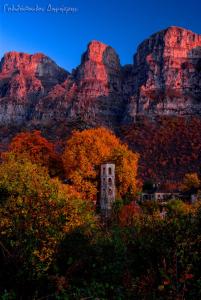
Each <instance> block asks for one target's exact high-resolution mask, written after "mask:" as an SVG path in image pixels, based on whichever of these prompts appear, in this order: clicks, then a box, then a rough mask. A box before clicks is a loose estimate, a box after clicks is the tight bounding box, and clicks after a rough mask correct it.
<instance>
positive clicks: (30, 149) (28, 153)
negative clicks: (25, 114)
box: [9, 130, 62, 176]
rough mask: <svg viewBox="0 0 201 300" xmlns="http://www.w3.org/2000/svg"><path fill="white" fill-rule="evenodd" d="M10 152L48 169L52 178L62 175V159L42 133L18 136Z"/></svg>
mask: <svg viewBox="0 0 201 300" xmlns="http://www.w3.org/2000/svg"><path fill="white" fill-rule="evenodd" d="M9 151H10V152H12V153H14V154H15V155H17V156H23V157H27V158H29V159H30V160H31V161H32V162H33V163H36V164H39V165H41V166H44V167H46V168H47V169H48V170H49V173H50V175H51V176H56V175H60V174H61V173H62V162H61V158H60V156H59V155H58V154H57V153H56V151H55V147H54V144H53V143H51V142H49V141H48V140H47V139H45V138H44V137H43V136H42V135H41V132H40V131H36V130H35V131H32V132H22V133H19V134H17V135H16V136H15V137H14V138H13V140H12V141H11V143H10V145H9Z"/></svg>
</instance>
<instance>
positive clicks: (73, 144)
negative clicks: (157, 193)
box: [63, 128, 139, 201]
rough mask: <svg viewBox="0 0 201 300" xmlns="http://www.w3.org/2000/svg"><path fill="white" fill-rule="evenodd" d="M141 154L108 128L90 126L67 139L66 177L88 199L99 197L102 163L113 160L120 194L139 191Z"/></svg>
mask: <svg viewBox="0 0 201 300" xmlns="http://www.w3.org/2000/svg"><path fill="white" fill-rule="evenodd" d="M138 157H139V156H138V154H136V153H133V152H132V151H131V150H129V149H128V146H127V145H125V144H122V143H121V141H120V140H119V139H118V138H117V137H116V136H115V135H114V134H113V133H112V132H111V131H110V130H108V129H106V128H96V129H87V130H84V131H82V132H79V131H74V132H73V134H72V136H71V138H70V139H69V140H68V141H67V143H66V148H65V151H64V153H63V164H64V170H65V172H66V177H67V178H68V179H69V180H71V181H72V184H73V185H74V187H75V188H76V190H77V191H78V192H80V193H82V196H83V197H84V198H85V199H89V200H94V201H95V200H96V196H97V192H98V185H99V172H100V165H101V163H104V162H107V161H112V162H114V163H115V165H116V187H117V191H118V194H119V196H121V197H123V196H124V195H125V194H126V193H128V192H129V193H131V194H132V195H135V194H136V192H137V190H138V187H139V183H138V180H137V166H138Z"/></svg>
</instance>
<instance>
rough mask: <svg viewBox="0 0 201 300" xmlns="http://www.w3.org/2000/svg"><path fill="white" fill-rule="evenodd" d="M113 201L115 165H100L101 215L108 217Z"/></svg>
mask: <svg viewBox="0 0 201 300" xmlns="http://www.w3.org/2000/svg"><path fill="white" fill-rule="evenodd" d="M114 201H115V164H114V163H109V162H108V163H104V164H102V165H101V185H100V209H101V213H102V215H104V216H105V217H108V216H109V215H110V212H111V208H112V203H113V202H114Z"/></svg>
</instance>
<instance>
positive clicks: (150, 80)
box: [128, 27, 201, 117]
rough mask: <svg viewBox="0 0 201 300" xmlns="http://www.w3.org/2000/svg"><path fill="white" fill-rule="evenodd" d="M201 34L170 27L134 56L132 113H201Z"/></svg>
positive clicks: (129, 110)
mask: <svg viewBox="0 0 201 300" xmlns="http://www.w3.org/2000/svg"><path fill="white" fill-rule="evenodd" d="M200 65H201V35H198V34H195V33H193V32H191V31H189V30H186V29H183V28H178V27H170V28H168V29H166V30H163V31H161V32H159V33H156V34H154V35H152V36H151V37H150V38H149V39H147V40H146V41H144V42H143V43H142V44H141V45H140V46H139V47H138V51H137V54H136V55H135V57H134V67H133V68H134V72H135V80H134V91H133V96H132V97H131V99H130V104H129V108H128V114H129V115H130V116H131V117H135V116H136V114H145V115H152V116H153V115H156V114H159V115H161V114H165V115H172V114H178V115H189V114H201V72H200V71H201V68H200Z"/></svg>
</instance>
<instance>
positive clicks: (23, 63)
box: [0, 27, 201, 129]
mask: <svg viewBox="0 0 201 300" xmlns="http://www.w3.org/2000/svg"><path fill="white" fill-rule="evenodd" d="M138 114H142V115H148V116H151V117H153V116H155V115H174V114H175V115H192V114H193V115H194V114H201V36H200V35H198V34H195V33H193V32H191V31H189V30H186V29H182V28H178V27H170V28H168V29H166V30H163V31H160V32H158V33H156V34H154V35H152V36H151V37H150V38H148V39H147V40H145V41H144V42H143V43H142V44H141V45H140V46H139V47H138V50H137V53H136V55H135V58H134V63H133V65H126V66H123V67H122V66H121V65H120V61H119V57H118V55H117V54H116V52H115V51H114V49H112V48H111V47H110V46H108V45H105V44H103V43H101V42H98V41H92V42H91V43H89V45H88V47H87V50H86V52H85V53H84V54H83V55H82V59H81V63H80V65H79V66H78V67H77V68H76V69H75V70H74V71H73V72H72V73H71V74H69V73H68V72H66V71H64V70H63V69H62V68H60V67H58V66H57V65H56V64H55V63H54V62H53V61H52V60H51V59H50V58H48V57H47V56H45V55H44V54H40V53H39V54H34V55H29V54H25V53H18V52H9V53H7V54H5V56H4V57H3V59H2V60H1V63H0V125H2V124H4V125H8V124H26V126H29V127H31V128H33V127H34V126H36V125H37V128H44V126H47V127H48V128H55V127H56V128H57V127H58V126H60V125H59V124H65V126H67V127H69V128H81V129H83V128H88V127H95V126H107V127H110V128H116V127H117V126H119V125H120V124H122V122H125V121H126V122H128V121H132V120H133V119H135V117H136V115H138ZM54 126H55V127H54Z"/></svg>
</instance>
